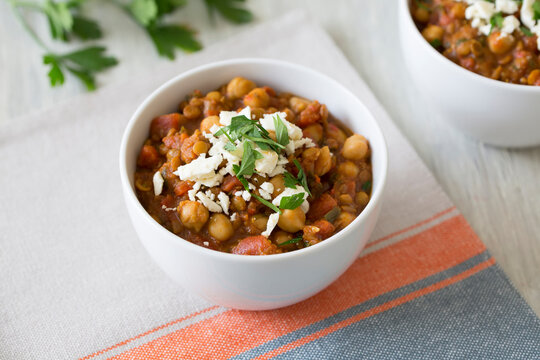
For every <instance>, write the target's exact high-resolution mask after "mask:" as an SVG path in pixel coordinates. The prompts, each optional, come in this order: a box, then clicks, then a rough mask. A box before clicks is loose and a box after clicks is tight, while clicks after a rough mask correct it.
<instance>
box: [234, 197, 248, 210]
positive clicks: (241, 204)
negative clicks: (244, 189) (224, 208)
mask: <svg viewBox="0 0 540 360" xmlns="http://www.w3.org/2000/svg"><path fill="white" fill-rule="evenodd" d="M231 208H233V209H234V210H236V211H244V210H246V200H244V198H242V197H241V196H235V197H233V198H232V199H231Z"/></svg>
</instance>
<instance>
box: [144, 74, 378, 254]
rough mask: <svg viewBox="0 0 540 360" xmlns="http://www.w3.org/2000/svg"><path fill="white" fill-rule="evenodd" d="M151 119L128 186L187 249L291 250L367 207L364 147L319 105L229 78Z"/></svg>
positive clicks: (323, 236)
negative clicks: (192, 246) (173, 110)
mask: <svg viewBox="0 0 540 360" xmlns="http://www.w3.org/2000/svg"><path fill="white" fill-rule="evenodd" d="M178 111H179V112H176V113H171V114H164V115H160V116H157V117H155V118H154V119H153V120H152V122H151V124H150V133H149V137H148V138H147V139H146V141H145V143H144V145H143V146H142V148H141V150H140V153H139V156H138V159H137V167H136V171H135V188H136V193H137V197H138V199H139V201H140V202H141V204H142V205H143V207H144V208H145V209H146V211H147V212H148V213H149V214H150V215H151V216H152V217H153V218H154V219H155V220H156V221H157V222H159V223H160V224H161V225H162V226H164V227H165V228H167V229H168V230H170V231H171V232H173V233H174V234H176V235H178V236H180V237H181V238H183V239H185V240H187V241H190V242H192V243H194V244H197V245H200V246H203V247H206V248H209V249H213V250H218V251H222V252H228V253H234V254H240V255H269V254H278V253H283V252H289V251H294V250H298V249H302V248H304V247H308V246H312V245H315V244H317V243H319V242H321V241H324V240H325V239H327V238H328V237H330V236H332V235H333V234H334V233H336V232H338V231H340V230H341V229H343V228H345V227H346V226H347V225H348V224H349V223H351V222H352V221H353V220H354V219H355V218H356V217H357V216H358V215H359V214H360V213H361V212H362V210H363V209H364V208H365V207H366V205H367V204H368V202H369V200H370V192H371V180H372V166H371V149H370V145H369V142H368V140H367V139H366V138H365V137H364V136H362V135H360V134H353V133H352V131H351V130H349V129H348V128H347V127H345V126H344V125H342V124H341V123H340V122H339V121H338V120H337V119H335V118H334V117H333V116H332V115H331V114H330V113H329V112H328V110H327V108H326V106H325V105H324V104H320V103H319V102H318V101H316V100H314V101H311V100H307V99H304V98H301V97H299V96H295V95H292V94H289V93H284V92H282V93H277V92H276V91H275V90H274V89H272V88H271V87H268V86H262V87H257V85H256V84H255V83H254V82H253V81H251V80H248V79H245V78H241V77H236V78H234V79H232V80H231V81H230V82H229V83H227V84H225V85H223V86H221V87H220V88H219V89H217V90H215V91H211V92H209V93H207V94H206V95H203V94H202V93H201V92H200V91H194V92H193V93H192V94H191V95H190V96H188V97H187V99H186V100H185V101H182V102H181V103H180V105H179V109H178Z"/></svg>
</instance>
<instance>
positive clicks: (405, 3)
mask: <svg viewBox="0 0 540 360" xmlns="http://www.w3.org/2000/svg"><path fill="white" fill-rule="evenodd" d="M410 3H411V0H401V1H400V11H399V12H400V13H401V18H402V20H403V18H404V17H405V18H406V20H405V21H407V25H408V26H409V27H413V28H414V31H413V32H414V33H415V34H414V35H413V36H415V38H416V39H418V40H421V42H422V43H423V44H424V45H422V46H424V48H426V49H427V50H428V52H429V53H430V54H431V55H432V56H433V57H435V58H437V61H439V62H440V63H441V64H443V63H444V64H446V65H450V66H451V67H452V68H453V69H455V70H457V71H459V72H461V73H462V74H463V75H465V76H467V77H469V78H470V79H471V81H480V82H482V83H484V84H485V85H487V86H490V85H492V86H497V87H499V88H501V89H503V90H504V89H512V90H517V91H522V92H527V93H535V92H540V86H533V85H524V84H514V83H507V82H504V81H500V80H495V79H491V78H488V77H486V76H483V75H480V74H477V73H475V72H473V71H470V70H467V69H465V68H464V67H461V66H459V65H458V64H456V63H455V62H453V61H452V60H450V59H448V58H447V57H445V56H444V55H443V54H441V53H440V52H438V51H437V50H436V49H435V48H434V47H433V46H431V45H430V44H429V43H428V42H427V41H426V39H424V37H423V36H422V34H421V33H420V30H419V29H418V28H417V27H416V24H415V23H414V20H413V18H412V14H411V9H410ZM446 65H443V66H446Z"/></svg>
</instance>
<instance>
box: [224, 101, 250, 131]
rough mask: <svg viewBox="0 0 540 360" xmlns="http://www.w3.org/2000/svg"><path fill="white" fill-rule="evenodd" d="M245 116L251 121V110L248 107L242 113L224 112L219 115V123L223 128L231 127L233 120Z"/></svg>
mask: <svg viewBox="0 0 540 360" xmlns="http://www.w3.org/2000/svg"><path fill="white" fill-rule="evenodd" d="M240 115H244V116H245V117H247V118H248V119H251V108H250V107H249V106H246V107H245V108H243V109H242V110H241V111H239V112H236V111H222V112H220V113H219V122H220V124H221V125H223V126H229V125H231V121H232V118H233V117H235V116H240Z"/></svg>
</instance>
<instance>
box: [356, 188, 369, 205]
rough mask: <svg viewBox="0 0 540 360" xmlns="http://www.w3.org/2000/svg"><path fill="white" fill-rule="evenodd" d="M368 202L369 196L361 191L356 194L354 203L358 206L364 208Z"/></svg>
mask: <svg viewBox="0 0 540 360" xmlns="http://www.w3.org/2000/svg"><path fill="white" fill-rule="evenodd" d="M368 202H369V195H368V194H366V193H365V192H363V191H360V192H358V193H357V194H356V203H357V204H358V205H360V206H366V205H367V204H368Z"/></svg>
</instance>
